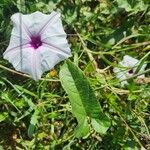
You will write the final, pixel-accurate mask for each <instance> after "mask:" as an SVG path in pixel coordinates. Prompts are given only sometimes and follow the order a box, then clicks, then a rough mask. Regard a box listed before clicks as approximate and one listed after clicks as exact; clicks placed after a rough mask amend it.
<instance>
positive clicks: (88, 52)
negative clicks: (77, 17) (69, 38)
mask: <svg viewBox="0 0 150 150" xmlns="http://www.w3.org/2000/svg"><path fill="white" fill-rule="evenodd" d="M74 30H75V32H76V34H77V36H78V37H79V39H80V41H81V44H82V47H83V49H84V51H85V52H86V53H87V55H88V57H89V59H90V61H91V62H92V66H93V68H95V70H96V71H97V72H101V73H104V71H103V70H102V69H99V68H98V65H97V62H96V61H95V59H94V57H93V55H92V54H91V53H90V50H89V49H88V48H87V46H86V44H85V42H84V40H83V39H82V37H81V36H80V34H79V33H78V32H77V30H76V28H75V27H74Z"/></svg>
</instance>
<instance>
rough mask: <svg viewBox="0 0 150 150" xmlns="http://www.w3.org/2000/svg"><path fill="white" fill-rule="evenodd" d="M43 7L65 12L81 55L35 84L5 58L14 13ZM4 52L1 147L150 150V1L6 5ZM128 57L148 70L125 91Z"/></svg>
mask: <svg viewBox="0 0 150 150" xmlns="http://www.w3.org/2000/svg"><path fill="white" fill-rule="evenodd" d="M37 10H39V11H41V12H44V13H49V12H50V11H52V10H55V11H59V12H61V14H62V20H63V26H64V28H65V31H66V32H67V34H68V41H69V44H70V47H71V50H72V54H73V57H71V58H70V59H71V61H69V60H68V61H66V62H62V63H60V64H58V65H57V66H56V67H55V68H54V69H55V71H56V72H57V74H58V73H59V76H58V75H57V74H56V75H54V76H50V75H49V72H46V73H45V74H44V75H43V80H40V81H38V82H35V81H33V80H32V79H30V78H28V77H26V76H24V75H23V74H22V75H19V74H20V73H19V74H18V73H17V72H14V68H13V67H12V66H11V64H10V63H9V62H7V61H6V60H4V59H3V58H2V54H3V52H4V51H5V49H6V48H7V46H8V43H9V39H10V35H11V29H12V22H11V21H10V17H11V15H12V14H14V13H16V12H18V11H20V12H22V13H25V14H26V13H32V12H34V11H37ZM0 47H1V49H0V149H6V150H7V149H25V150H30V149H31V150H32V149H33V150H35V149H37V150H43V149H44V150H47V149H56V150H57V149H58V150H59V149H64V150H65V149H79V150H83V149H87V150H97V149H102V150H109V149H111V150H124V149H125V150H126V149H127V150H128V149H133V150H134V149H135V150H136V149H137V150H138V149H150V122H149V117H150V113H149V112H150V106H149V104H150V98H149V97H150V84H149V83H150V80H149V50H150V1H149V0H63V1H62V0H51V1H49V0H30V1H29V0H11V1H10V0H1V1H0ZM124 55H130V56H132V57H134V58H137V59H139V60H141V63H140V65H139V66H138V67H137V70H136V73H137V72H138V70H139V69H140V68H141V66H142V65H143V64H144V63H145V61H146V63H147V67H146V70H147V71H146V74H145V75H146V78H145V79H144V80H140V81H138V82H137V81H135V80H130V81H129V85H128V86H127V87H125V88H122V87H120V82H118V80H117V79H116V78H115V74H114V73H113V68H114V67H116V66H117V65H118V62H119V61H120V60H122V57H123V56H124ZM72 62H74V63H72ZM107 116H109V117H107ZM108 118H109V119H108ZM76 137H78V138H76Z"/></svg>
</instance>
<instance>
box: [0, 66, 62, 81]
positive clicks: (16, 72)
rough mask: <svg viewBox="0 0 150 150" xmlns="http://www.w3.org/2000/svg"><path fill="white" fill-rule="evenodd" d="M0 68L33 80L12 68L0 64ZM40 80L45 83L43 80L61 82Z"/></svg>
mask: <svg viewBox="0 0 150 150" xmlns="http://www.w3.org/2000/svg"><path fill="white" fill-rule="evenodd" d="M0 68H1V69H4V70H7V71H9V72H11V73H15V74H18V75H20V76H23V77H27V78H32V77H31V76H30V75H27V74H24V73H21V72H18V71H15V70H13V69H10V68H8V67H5V66H3V65H1V64H0ZM40 80H42V81H43V80H44V81H52V82H59V81H60V80H58V79H46V78H41V79H40Z"/></svg>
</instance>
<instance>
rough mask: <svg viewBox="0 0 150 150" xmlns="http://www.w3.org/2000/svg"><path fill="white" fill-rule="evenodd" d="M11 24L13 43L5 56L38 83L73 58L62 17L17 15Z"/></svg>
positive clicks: (18, 69)
mask: <svg viewBox="0 0 150 150" xmlns="http://www.w3.org/2000/svg"><path fill="white" fill-rule="evenodd" d="M11 20H12V22H13V29H12V33H11V38H10V43H9V46H8V48H7V49H6V51H5V52H4V54H3V56H4V58H5V59H7V60H8V61H9V62H10V63H12V65H13V66H14V68H15V69H16V70H17V71H21V72H23V73H27V74H30V75H31V76H32V77H33V79H34V80H38V79H40V78H41V75H42V74H43V73H44V72H45V71H48V70H51V69H52V68H53V67H54V66H55V65H56V64H57V63H59V62H60V61H62V60H64V59H66V58H68V57H70V56H71V50H70V48H69V45H68V42H67V39H66V33H65V32H64V29H63V26H62V21H61V18H60V13H57V12H55V11H53V12H52V13H51V14H49V15H47V14H43V13H41V12H39V11H37V12H34V13H32V14H28V15H23V14H21V13H16V14H14V15H13V16H12V17H11Z"/></svg>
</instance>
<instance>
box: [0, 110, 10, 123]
mask: <svg viewBox="0 0 150 150" xmlns="http://www.w3.org/2000/svg"><path fill="white" fill-rule="evenodd" d="M7 118H8V113H7V112H3V113H0V122H2V121H4V120H6V119H7Z"/></svg>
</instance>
